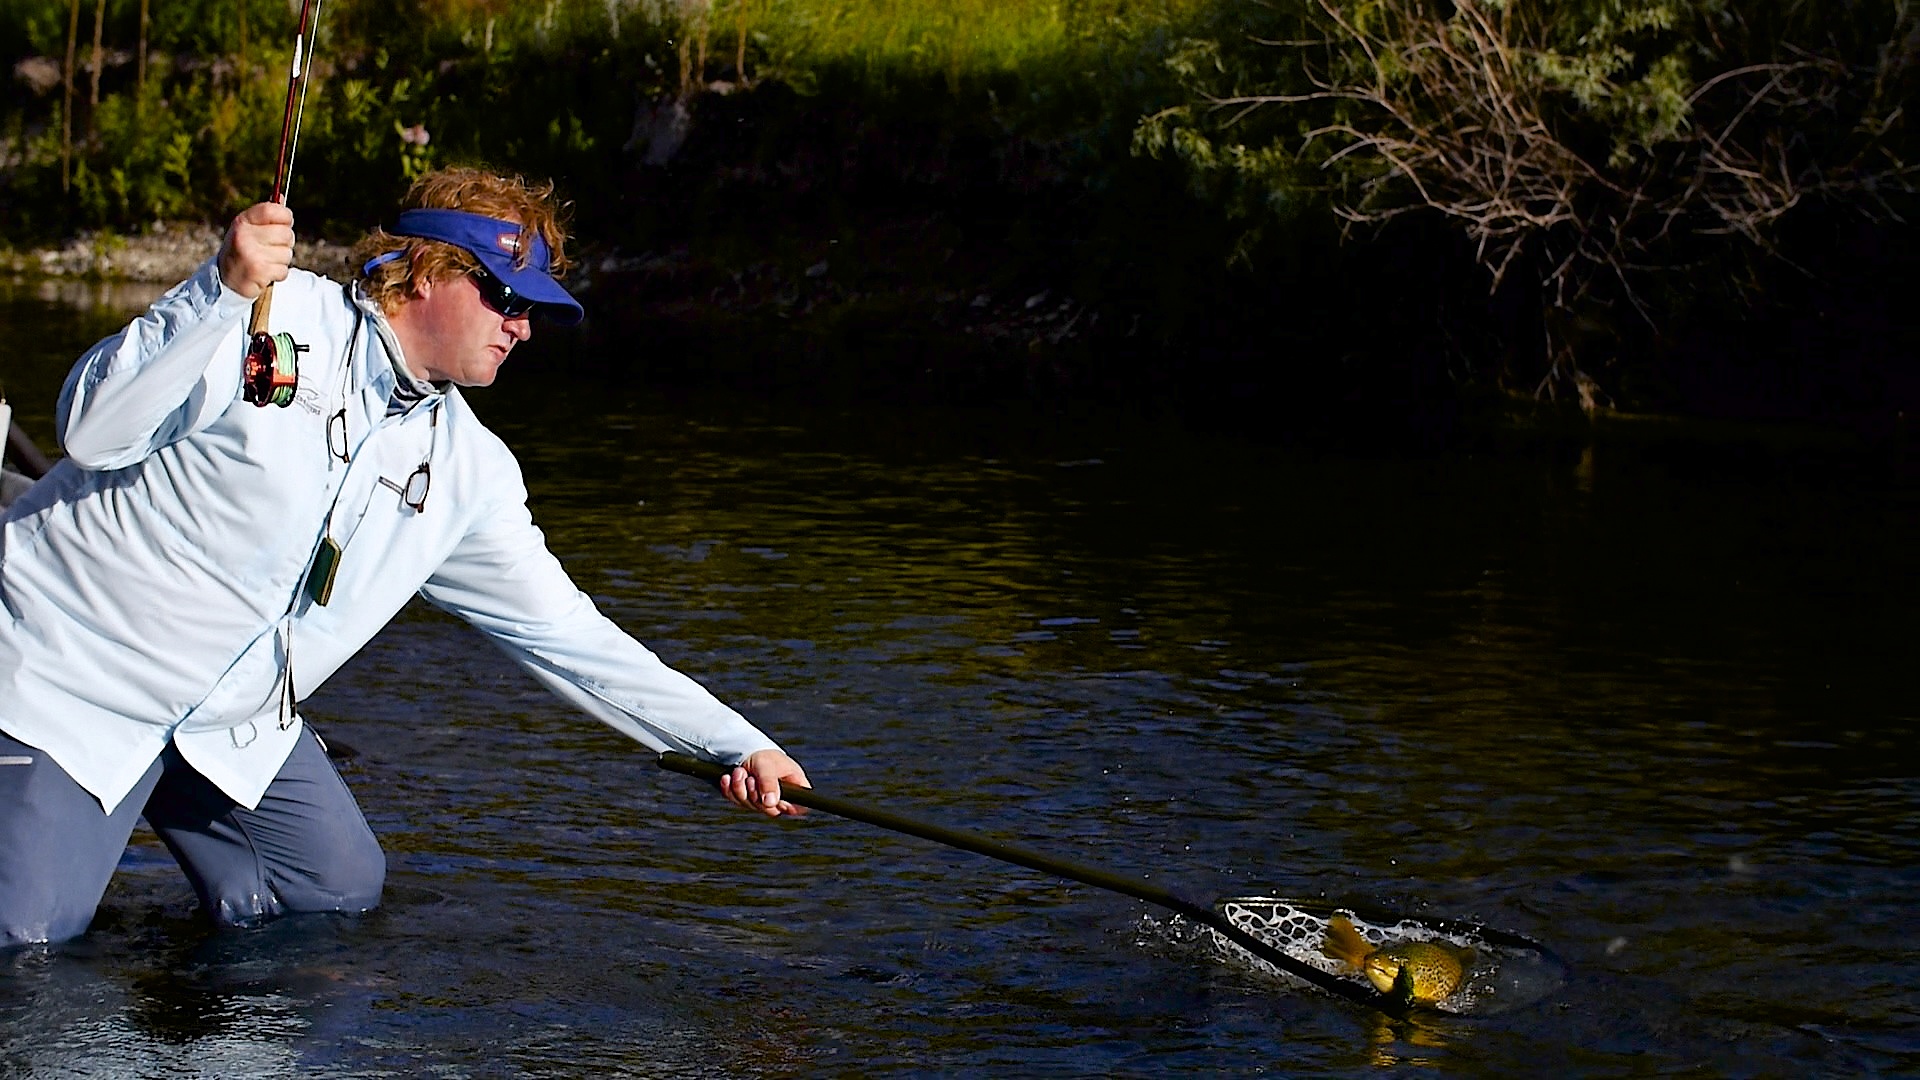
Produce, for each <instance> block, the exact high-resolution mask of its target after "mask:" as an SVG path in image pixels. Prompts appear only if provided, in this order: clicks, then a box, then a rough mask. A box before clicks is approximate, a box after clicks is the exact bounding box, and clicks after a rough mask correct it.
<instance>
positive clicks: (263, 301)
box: [247, 281, 273, 337]
mask: <svg viewBox="0 0 1920 1080" xmlns="http://www.w3.org/2000/svg"><path fill="white" fill-rule="evenodd" d="M272 310H273V282H271V281H269V282H267V287H266V288H264V289H261V290H260V295H259V296H256V297H254V298H253V321H252V322H250V323H248V324H247V336H248V337H252V336H253V335H255V334H264V333H266V332H267V313H268V312H270V311H272Z"/></svg>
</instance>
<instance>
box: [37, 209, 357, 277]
mask: <svg viewBox="0 0 1920 1080" xmlns="http://www.w3.org/2000/svg"><path fill="white" fill-rule="evenodd" d="M220 237H221V231H220V230H219V229H215V228H213V227H212V226H208V225H201V224H193V223H185V222H162V223H159V224H156V225H154V226H153V227H152V228H151V229H149V230H147V231H144V232H138V233H118V232H108V231H99V230H93V231H88V232H84V233H81V234H79V235H77V236H74V237H72V238H70V239H68V240H66V241H65V242H64V243H60V244H56V245H48V246H40V247H26V248H16V247H12V246H6V247H0V274H6V275H8V276H12V277H29V278H31V277H43V278H55V279H73V280H84V281H112V282H140V283H148V284H156V285H166V284H172V283H173V282H176V281H180V280H182V279H184V278H186V277H187V276H189V275H190V274H192V273H193V272H194V270H195V269H197V268H198V267H199V266H200V264H201V263H203V262H206V261H207V259H209V258H211V257H212V256H213V254H214V253H215V252H217V251H219V250H220ZM347 254H348V249H347V247H346V246H345V245H342V244H335V243H330V242H328V241H324V240H317V241H316V240H302V241H300V242H299V245H298V247H297V248H296V249H295V252H294V264H295V265H297V266H300V267H303V268H305V269H308V270H312V271H313V272H314V273H317V274H325V275H328V276H330V277H339V276H341V274H343V273H344V272H345V270H346V267H347V262H348V260H347Z"/></svg>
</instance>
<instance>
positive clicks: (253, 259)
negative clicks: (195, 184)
mask: <svg viewBox="0 0 1920 1080" xmlns="http://www.w3.org/2000/svg"><path fill="white" fill-rule="evenodd" d="M292 265H293V211H291V210H289V209H287V208H286V207H285V206H282V205H280V204H279V203H277V202H263V203H255V204H253V205H252V206H249V207H247V208H246V209H245V210H242V211H240V216H239V217H236V218H234V219H233V224H231V225H229V226H227V238H226V239H225V240H223V241H221V244H220V280H221V281H224V282H226V284H227V288H229V289H232V290H233V291H234V292H237V293H239V294H240V295H241V296H244V297H246V298H247V299H249V300H252V299H254V298H255V297H258V296H259V295H260V293H261V292H262V291H264V290H265V289H266V287H267V286H269V285H271V284H273V283H274V282H276V281H284V280H286V277H287V268H288V267H290V266H292Z"/></svg>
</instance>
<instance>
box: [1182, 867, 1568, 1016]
mask: <svg viewBox="0 0 1920 1080" xmlns="http://www.w3.org/2000/svg"><path fill="white" fill-rule="evenodd" d="M1216 907H1217V909H1218V910H1219V912H1220V913H1221V914H1222V915H1225V916H1226V917H1227V919H1228V920H1229V921H1231V922H1232V923H1233V924H1234V925H1235V926H1238V927H1239V928H1240V929H1242V930H1245V931H1246V932H1247V933H1249V934H1252V935H1254V936H1255V937H1258V938H1260V939H1261V940H1262V941H1265V942H1267V943H1269V944H1271V945H1272V946H1273V947H1274V948H1276V949H1279V950H1280V951H1281V952H1284V953H1286V954H1287V955H1289V956H1291V957H1293V958H1294V959H1296V960H1298V961H1300V962H1301V963H1303V964H1307V965H1310V966H1312V967H1314V968H1317V969H1319V970H1321V971H1324V972H1326V973H1327V974H1329V975H1332V976H1335V977H1337V978H1342V979H1349V980H1352V981H1353V982H1354V983H1356V984H1358V985H1362V986H1367V985H1370V984H1368V983H1367V982H1366V977H1365V976H1364V975H1362V974H1360V973H1359V972H1358V971H1356V970H1354V969H1353V968H1352V967H1351V966H1349V965H1347V964H1346V963H1344V962H1342V961H1339V960H1335V959H1333V958H1331V957H1329V956H1327V955H1326V953H1325V951H1324V946H1325V945H1326V942H1327V923H1328V920H1330V919H1331V918H1332V917H1333V916H1334V915H1335V914H1343V915H1346V916H1347V917H1348V918H1349V919H1351V920H1352V922H1353V927H1354V929H1355V930H1358V931H1359V932H1360V936H1362V937H1364V938H1366V939H1367V941H1368V943H1369V944H1371V945H1373V946H1375V947H1380V946H1385V945H1390V944H1398V943H1402V942H1413V941H1435V942H1440V943H1442V944H1448V945H1456V946H1461V947H1464V948H1468V949H1472V950H1473V959H1472V961H1471V962H1470V963H1469V964H1468V965H1467V969H1466V972H1465V974H1464V977H1463V978H1462V979H1461V982H1460V987H1459V989H1457V990H1455V991H1454V992H1453V993H1452V994H1450V995H1448V996H1447V997H1446V998H1444V999H1442V1000H1441V1001H1438V1002H1434V1003H1432V1004H1430V1005H1426V1006H1424V1007H1426V1008H1432V1009H1436V1010H1438V1011H1440V1012H1446V1013H1455V1014H1462V1015H1479V1016H1484V1015H1490V1014H1492V1013H1498V1012H1505V1011H1507V1010H1510V1009H1516V1008H1520V1007H1521V1006H1524V1005H1529V1004H1532V1003H1533V1002H1535V1001H1538V1000H1540V999H1541V998H1543V997H1545V996H1547V995H1548V994H1550V993H1552V992H1553V991H1554V990H1555V989H1556V988H1557V987H1559V986H1560V985H1561V983H1563V982H1564V981H1565V979H1566V965H1565V964H1564V963H1563V962H1562V961H1561V960H1560V958H1559V957H1557V956H1555V955H1553V953H1552V952H1551V951H1550V950H1548V949H1547V948H1546V947H1545V946H1543V945H1541V944H1540V943H1539V942H1536V941H1532V940H1530V939H1528V938H1525V937H1522V936H1520V935H1518V934H1513V933H1508V932H1506V931H1502V930H1494V929H1492V928H1489V927H1484V926H1477V925H1474V924H1472V923H1464V922H1458V921H1454V920H1448V919H1424V918H1420V917H1418V916H1382V915H1379V914H1377V913H1375V914H1371V915H1364V914H1361V913H1358V912H1355V911H1353V910H1352V909H1350V908H1345V907H1336V906H1334V905H1332V904H1327V903H1322V902H1319V901H1310V900H1289V899H1284V898H1281V897H1273V896H1237V897H1230V898H1227V899H1224V900H1221V901H1219V903H1218V904H1217V905H1216ZM1171 921H1172V922H1176V923H1184V924H1185V925H1187V926H1190V927H1192V930H1193V931H1197V932H1198V939H1199V940H1200V941H1203V942H1205V943H1206V945H1207V946H1208V947H1209V948H1210V949H1211V950H1212V951H1213V952H1214V953H1216V954H1217V955H1219V956H1221V957H1222V958H1224V959H1226V960H1228V961H1230V962H1232V963H1235V964H1237V965H1239V966H1241V967H1244V968H1247V969H1250V970H1252V971H1255V972H1257V973H1259V974H1260V975H1262V976H1264V977H1266V978H1271V979H1274V980H1277V981H1280V982H1284V983H1286V984H1287V985H1289V986H1293V987H1305V986H1307V985H1308V984H1307V983H1306V982H1305V981H1304V980H1302V979H1301V978H1299V977H1298V976H1296V975H1291V974H1288V973H1287V972H1284V971H1282V970H1280V969H1279V968H1277V967H1275V966H1274V965H1272V964H1270V963H1268V962H1267V961H1265V960H1262V959H1261V958H1259V957H1258V956H1255V955H1254V954H1252V953H1249V952H1247V951H1246V950H1245V949H1243V948H1241V947H1240V946H1238V945H1236V944H1234V943H1233V941H1231V940H1230V939H1229V938H1227V937H1226V935H1224V934H1221V933H1220V932H1219V931H1217V930H1214V929H1213V928H1211V927H1206V926H1192V924H1191V923H1186V921H1185V920H1182V919H1180V918H1178V917H1177V916H1176V917H1175V918H1174V919H1173V920H1171Z"/></svg>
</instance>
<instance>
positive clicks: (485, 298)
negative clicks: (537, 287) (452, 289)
mask: <svg viewBox="0 0 1920 1080" xmlns="http://www.w3.org/2000/svg"><path fill="white" fill-rule="evenodd" d="M468 276H470V277H472V278H473V287H474V288H476V289H479V290H480V302H481V303H483V304H485V305H487V306H488V307H490V308H492V309H493V310H495V311H497V312H499V313H500V314H501V315H504V316H506V317H507V318H509V319H524V318H526V317H527V316H529V315H532V314H533V309H534V308H536V307H538V306H540V301H538V300H534V299H532V298H530V297H525V296H521V295H520V294H519V293H517V292H514V291H513V286H511V285H509V284H507V283H506V282H504V281H501V280H500V279H499V278H497V277H494V276H493V272H492V271H490V270H488V269H487V268H486V267H484V266H482V267H480V268H478V269H476V270H474V271H473V272H472V273H471V274H470V275H468Z"/></svg>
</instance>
